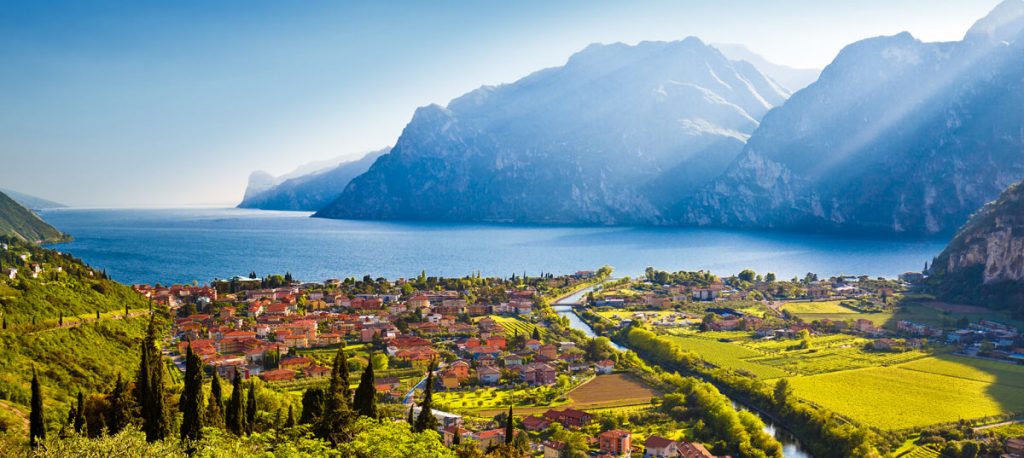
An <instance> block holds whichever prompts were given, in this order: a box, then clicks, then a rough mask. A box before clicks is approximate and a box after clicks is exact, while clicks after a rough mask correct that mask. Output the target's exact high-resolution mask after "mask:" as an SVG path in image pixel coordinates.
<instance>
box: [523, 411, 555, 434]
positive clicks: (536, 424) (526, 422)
mask: <svg viewBox="0 0 1024 458" xmlns="http://www.w3.org/2000/svg"><path fill="white" fill-rule="evenodd" d="M549 426H551V420H548V419H547V418H544V417H538V416H536V415H530V416H528V417H526V418H523V429H525V430H527V431H533V432H538V431H544V430H545V429H548V427H549Z"/></svg>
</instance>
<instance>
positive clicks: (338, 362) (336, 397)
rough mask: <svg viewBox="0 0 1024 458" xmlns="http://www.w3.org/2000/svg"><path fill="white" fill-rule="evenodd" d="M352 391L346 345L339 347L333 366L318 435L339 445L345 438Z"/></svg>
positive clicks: (349, 418)
mask: <svg viewBox="0 0 1024 458" xmlns="http://www.w3.org/2000/svg"><path fill="white" fill-rule="evenodd" d="M351 402H352V393H351V391H350V390H349V388H348V357H347V356H346V355H345V347H338V352H337V353H336V354H335V355H334V365H333V367H332V368H331V380H330V384H329V385H328V388H327V393H326V394H325V396H324V413H323V415H322V416H321V417H320V422H319V423H318V424H317V428H316V433H317V437H319V438H321V439H325V440H328V441H330V442H331V444H333V445H337V444H338V443H339V442H341V441H342V440H343V439H344V435H345V433H346V431H345V429H346V428H347V427H348V424H349V421H350V420H351V416H352V408H351Z"/></svg>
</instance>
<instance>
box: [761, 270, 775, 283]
mask: <svg viewBox="0 0 1024 458" xmlns="http://www.w3.org/2000/svg"><path fill="white" fill-rule="evenodd" d="M764 281H766V282H768V283H775V272H768V273H767V274H765V276H764Z"/></svg>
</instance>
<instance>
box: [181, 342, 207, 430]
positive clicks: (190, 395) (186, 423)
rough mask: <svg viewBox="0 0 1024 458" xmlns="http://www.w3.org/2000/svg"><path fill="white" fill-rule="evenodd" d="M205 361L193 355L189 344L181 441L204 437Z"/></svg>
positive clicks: (186, 356) (186, 352)
mask: <svg viewBox="0 0 1024 458" xmlns="http://www.w3.org/2000/svg"><path fill="white" fill-rule="evenodd" d="M202 407H203V361H202V360H201V359H199V355H197V354H195V353H192V343H191V342H189V344H188V349H187V350H186V351H185V387H184V389H182V391H181V398H179V402H178V409H179V410H181V431H180V432H181V440H182V442H185V441H198V440H200V439H202V436H203V415H202V410H200V409H202Z"/></svg>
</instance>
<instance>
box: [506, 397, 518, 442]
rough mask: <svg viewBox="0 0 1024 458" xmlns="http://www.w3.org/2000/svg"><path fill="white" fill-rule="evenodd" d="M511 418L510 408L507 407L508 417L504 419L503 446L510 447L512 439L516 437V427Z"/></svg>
mask: <svg viewBox="0 0 1024 458" xmlns="http://www.w3.org/2000/svg"><path fill="white" fill-rule="evenodd" d="M514 420H515V419H514V418H513V417H512V406H508V415H507V416H506V417H505V445H512V439H514V438H515V435H516V427H515V423H514Z"/></svg>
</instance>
